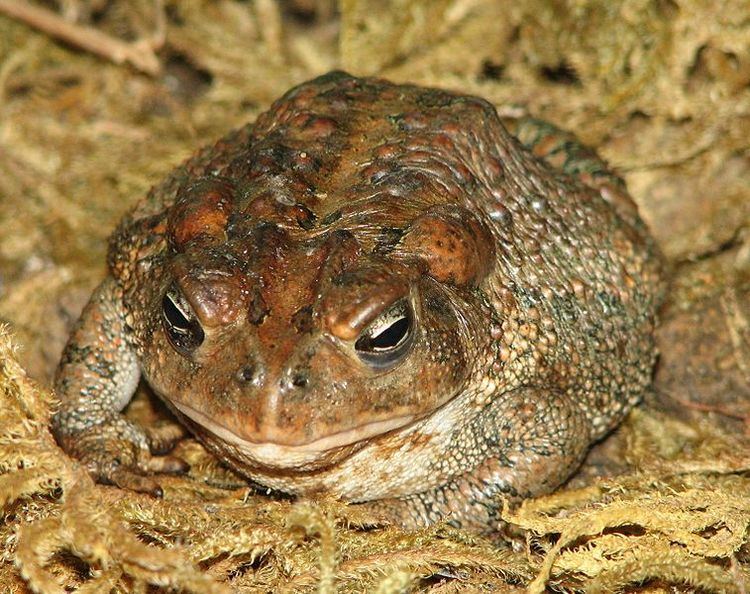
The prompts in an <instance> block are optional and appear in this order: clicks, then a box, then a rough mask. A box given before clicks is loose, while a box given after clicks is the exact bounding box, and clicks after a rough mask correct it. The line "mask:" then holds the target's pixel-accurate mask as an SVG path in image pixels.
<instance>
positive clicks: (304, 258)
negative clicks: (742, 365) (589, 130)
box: [53, 73, 660, 530]
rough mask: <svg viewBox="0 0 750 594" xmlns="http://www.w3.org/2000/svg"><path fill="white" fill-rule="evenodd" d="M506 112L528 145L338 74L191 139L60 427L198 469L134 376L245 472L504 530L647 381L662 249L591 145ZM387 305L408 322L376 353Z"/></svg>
mask: <svg viewBox="0 0 750 594" xmlns="http://www.w3.org/2000/svg"><path fill="white" fill-rule="evenodd" d="M507 123H508V124H510V125H511V126H513V127H514V128H515V129H514V132H515V133H516V134H518V135H519V137H520V138H521V140H522V141H523V142H524V144H525V145H526V146H527V147H528V148H525V147H524V146H522V145H521V144H520V143H519V141H518V140H516V139H515V138H514V137H513V136H511V134H509V132H508V131H507V130H506V128H505V127H504V126H503V125H502V124H501V122H500V120H499V119H498V116H497V114H496V111H495V109H494V108H493V107H492V106H491V105H490V104H489V103H487V102H486V101H484V100H482V99H478V98H476V97H468V96H462V95H456V94H452V93H449V92H445V91H441V90H435V89H426V88H420V87H415V86H406V85H404V86H401V85H394V84H391V83H388V82H385V81H382V80H375V79H359V78H354V77H351V76H349V75H347V74H344V73H331V74H329V75H326V76H323V77H320V78H317V79H315V80H313V81H310V82H308V83H305V84H303V85H301V86H299V87H296V88H294V89H292V90H291V91H289V92H288V93H287V94H286V95H285V96H284V97H282V98H281V99H279V100H278V101H277V102H276V103H275V104H274V105H273V106H272V107H271V109H270V110H269V111H268V112H266V113H264V114H263V115H262V116H260V117H259V118H258V120H257V122H256V123H255V124H253V125H249V126H246V127H245V128H242V129H241V130H238V131H236V132H233V133H231V134H230V135H228V136H227V137H225V138H224V139H222V140H220V141H219V142H218V143H216V144H215V145H214V146H212V147H209V148H205V149H203V150H202V151H200V152H199V153H198V154H197V155H196V156H194V157H193V158H192V159H190V160H189V161H188V162H187V163H185V164H184V165H183V166H181V167H179V168H178V169H176V170H175V171H174V172H173V173H172V174H171V175H170V176H169V177H168V178H167V179H166V180H165V181H164V182H163V183H162V184H161V185H159V186H157V187H156V188H155V189H154V190H152V191H151V193H150V194H149V195H148V197H147V198H146V199H145V200H144V201H142V202H141V203H140V204H139V205H138V206H137V207H136V208H135V210H134V211H133V212H132V213H131V214H130V215H129V216H128V217H127V218H125V220H124V221H123V222H122V223H121V225H120V227H119V229H118V230H117V232H116V233H115V234H114V236H113V238H112V243H111V248H110V258H109V264H110V270H111V274H110V276H109V277H108V278H107V279H106V280H105V281H104V282H103V283H102V285H101V286H100V287H99V289H98V290H97V291H96V293H95V294H94V295H93V297H92V300H91V303H90V304H89V306H88V307H87V309H86V310H85V311H84V313H83V316H82V318H81V321H80V322H79V325H78V327H77V329H76V330H75V332H74V334H73V336H72V337H71V340H70V343H69V345H68V347H67V349H66V351H65V354H64V356H63V360H62V362H61V364H60V368H59V370H58V377H57V384H56V386H57V391H58V394H59V396H60V399H61V400H62V405H61V408H60V411H59V412H58V413H57V414H56V415H55V417H54V421H53V424H54V431H55V434H56V436H57V438H58V440H59V442H60V443H61V444H62V446H63V447H64V448H65V449H66V450H68V451H69V452H71V453H72V454H73V455H75V456H76V457H78V458H80V459H81V460H83V461H84V462H85V463H86V464H87V465H88V467H89V468H90V470H91V472H92V473H93V474H94V475H95V476H96V477H97V478H98V479H99V480H102V481H107V482H114V483H116V484H120V485H123V486H127V487H130V488H135V489H139V490H144V491H152V492H155V491H158V480H157V479H156V478H154V477H153V476H149V473H150V472H152V471H180V470H183V469H184V465H183V464H182V462H181V461H180V460H178V459H176V458H173V457H169V456H165V457H156V456H152V454H154V453H157V452H159V451H161V450H164V449H165V448H166V447H167V446H168V445H169V443H170V442H172V441H173V440H174V439H175V438H176V437H177V436H178V434H179V432H176V433H175V432H173V431H172V432H171V433H170V430H161V431H160V430H153V429H152V430H145V429H143V428H140V427H136V426H134V425H133V424H131V423H129V422H127V421H126V420H125V419H124V418H123V417H122V415H121V414H120V411H121V410H122V408H123V407H124V406H125V405H126V404H127V402H128V400H129V399H130V398H131V396H132V393H133V390H134V388H135V385H136V382H137V379H138V377H139V375H140V374H141V373H142V374H143V376H144V377H145V379H146V380H147V381H148V383H149V384H150V385H151V386H152V388H153V389H154V390H155V392H156V393H157V394H159V395H160V396H161V397H162V398H163V399H164V401H165V402H166V403H167V404H168V405H169V406H170V408H171V409H172V410H173V411H174V412H175V414H176V415H177V417H178V418H179V419H180V420H181V421H183V422H184V424H185V425H186V426H187V427H189V428H190V430H191V431H192V432H193V433H194V434H195V435H196V436H197V437H198V438H199V439H201V440H202V441H203V442H204V443H205V444H206V445H207V446H208V447H209V448H210V449H211V450H212V451H213V452H215V453H216V455H217V456H219V457H220V458H221V459H223V460H225V461H226V462H227V463H228V464H229V465H231V466H232V467H234V468H235V469H237V470H238V471H240V472H241V473H243V474H245V475H246V476H248V477H250V478H251V479H253V480H254V481H257V482H258V483H261V484H263V485H266V486H269V487H272V488H275V489H280V490H282V491H285V492H288V493H293V494H307V493H312V492H318V491H327V492H332V493H334V494H336V495H338V496H340V497H342V498H343V499H345V500H348V501H354V502H369V503H368V504H369V505H372V506H373V507H375V508H377V509H378V510H381V511H382V512H384V513H386V514H388V515H389V516H390V517H392V518H394V520H395V521H396V522H398V523H400V524H402V525H404V526H406V527H416V526H421V525H425V524H429V523H431V522H433V521H436V520H437V519H439V518H442V517H444V516H445V515H446V514H450V521H451V522H453V523H454V524H456V525H462V526H465V527H470V528H474V529H479V530H487V529H492V528H493V527H494V526H495V525H496V524H497V523H498V519H497V516H498V507H499V505H500V502H501V499H502V496H508V497H511V498H519V497H526V496H530V495H533V494H538V493H543V492H545V491H549V490H551V489H553V488H555V487H556V486H557V485H559V484H560V483H561V482H562V481H563V480H565V479H566V478H567V477H568V476H569V475H570V473H571V472H572V471H573V470H574V469H575V468H576V466H577V465H578V464H579V463H580V461H581V458H582V457H583V455H584V454H585V452H586V450H587V448H588V447H589V445H590V444H591V442H592V441H594V440H596V439H598V438H600V437H602V436H603V435H604V434H605V433H606V432H607V431H609V430H610V429H612V428H613V427H614V426H615V425H616V424H617V423H619V422H620V420H621V419H622V417H623V415H624V414H625V413H626V412H627V410H628V409H629V408H630V407H632V406H633V405H634V404H636V403H637V402H638V400H639V398H640V396H641V393H642V392H643V390H644V388H646V387H647V386H648V384H649V381H650V376H651V370H652V365H653V362H654V356H655V355H654V345H653V338H652V330H653V325H654V312H655V308H656V306H657V304H658V299H659V293H660V283H659V276H658V269H659V258H658V255H657V253H656V250H655V248H654V244H653V242H652V241H651V239H650V238H649V236H648V234H647V232H646V229H645V227H644V225H643V223H642V222H641V221H640V219H639V218H638V215H637V212H636V209H635V207H634V205H633V203H632V202H631V201H630V199H629V198H628V196H627V194H626V193H625V190H624V186H623V184H622V182H621V181H620V180H619V179H618V178H617V177H615V176H614V175H612V174H611V173H609V172H608V171H607V170H606V168H605V167H604V165H603V163H602V162H601V161H600V160H598V159H597V158H596V156H595V155H594V154H593V153H591V152H590V151H588V150H587V149H585V148H584V147H582V146H581V145H580V144H578V143H577V142H576V141H575V139H573V138H572V137H570V136H568V135H565V134H563V133H560V132H559V131H557V130H556V129H554V128H552V127H551V126H549V125H547V124H544V123H542V122H538V121H534V120H524V121H520V122H507ZM534 153H535V154H536V156H535V154H534ZM166 293H169V295H171V296H172V297H171V299H172V300H173V301H172V303H175V302H177V303H178V304H179V308H180V312H181V313H182V314H183V317H182V318H181V317H180V313H177V314H175V312H174V306H173V307H172V309H171V310H170V306H169V304H168V303H167V301H168V299H167V298H165V294H166ZM175 295H176V296H177V297H175ZM175 300H176V301H175ZM394 304H401V306H400V307H404V306H405V307H406V309H407V310H408V311H409V312H410V313H409V314H408V315H409V316H411V317H410V318H408V317H407V318H405V319H406V320H407V321H408V320H409V319H410V321H409V324H410V325H407V327H408V328H409V331H408V334H407V338H406V339H405V341H404V342H402V343H401V344H400V346H398V347H394V350H393V351H392V352H391V351H388V352H386V353H385V354H383V353H382V352H378V353H376V357H375V363H373V360H372V359H370V360H369V361H368V360H367V357H366V354H365V355H363V354H362V352H361V349H360V350H359V351H358V350H357V349H358V348H359V346H357V347H355V345H358V344H359V343H357V340H358V338H359V337H360V336H361V335H362V334H363V333H367V332H368V329H370V330H372V328H374V327H377V328H383V327H387V325H388V323H389V322H388V320H391V321H392V320H393V319H395V318H394V316H393V315H392V311H393V309H392V308H393V307H394ZM404 304H405V305H404ZM165 307H166V308H167V310H168V311H166V313H165ZM399 311H404V310H403V309H402V310H399ZM389 312H390V313H389ZM389 315H390V317H388V316H389ZM384 316H385V318H384ZM397 317H398V316H396V318H397ZM402 317H403V316H402ZM383 319H386V321H385V322H383ZM187 322H189V323H187ZM403 323H404V322H403V320H402V326H401V332H402V333H403V331H404V327H403ZM175 324H176V326H177V327H178V328H177V330H175ZM373 332H375V331H373ZM396 334H398V332H396ZM386 351H387V349H386ZM378 363H380V365H378Z"/></svg>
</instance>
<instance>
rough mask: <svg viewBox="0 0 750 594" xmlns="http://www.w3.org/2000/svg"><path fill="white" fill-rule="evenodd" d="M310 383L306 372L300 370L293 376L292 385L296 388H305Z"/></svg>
mask: <svg viewBox="0 0 750 594" xmlns="http://www.w3.org/2000/svg"><path fill="white" fill-rule="evenodd" d="M309 381H310V380H309V378H308V376H307V372H306V371H304V370H298V371H296V372H294V373H293V374H292V385H293V386H294V387H295V388H304V387H305V386H307V384H308V383H309Z"/></svg>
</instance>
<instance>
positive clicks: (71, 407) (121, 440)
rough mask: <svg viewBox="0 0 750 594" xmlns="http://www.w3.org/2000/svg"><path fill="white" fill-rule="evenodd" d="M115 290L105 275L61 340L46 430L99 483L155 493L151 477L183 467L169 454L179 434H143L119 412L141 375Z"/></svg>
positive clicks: (164, 430) (172, 429) (174, 430)
mask: <svg viewBox="0 0 750 594" xmlns="http://www.w3.org/2000/svg"><path fill="white" fill-rule="evenodd" d="M127 332H128V331H127V326H126V323H125V312H124V309H123V306H122V297H121V292H120V290H119V288H118V286H117V284H116V282H115V281H114V279H112V278H111V277H108V278H107V279H105V280H104V281H103V282H102V284H101V285H99V287H98V288H97V289H96V291H94V294H93V295H92V296H91V300H90V301H89V303H88V305H87V306H86V308H85V309H84V310H83V313H82V314H81V318H80V320H79V321H78V323H77V325H76V327H75V329H74V331H73V334H72V335H71V337H70V340H69V341H68V344H67V346H66V347H65V350H64V351H63V356H62V359H61V361H60V365H59V367H58V369H57V374H56V377H55V391H56V393H57V396H58V398H59V399H60V408H59V410H58V411H57V412H56V413H55V415H54V416H53V417H52V430H53V433H54V435H55V438H56V439H57V441H58V443H59V444H60V445H61V446H62V448H63V449H64V450H65V451H66V452H68V453H69V454H71V455H72V456H74V457H75V458H78V459H79V460H81V462H83V463H84V464H85V466H86V467H87V469H88V471H89V472H90V473H91V475H92V476H93V477H94V478H95V479H96V480H97V481H100V482H104V483H111V484H115V485H117V486H120V487H123V488H128V489H132V490H135V491H140V492H145V493H151V494H153V495H157V496H158V495H160V494H161V488H160V486H159V484H158V481H157V480H156V479H155V478H154V477H152V476H149V474H151V473H154V472H168V473H179V472H184V471H186V470H187V468H188V466H187V464H186V463H185V462H184V461H182V460H181V459H179V458H176V457H174V456H159V457H155V456H154V455H153V454H160V453H164V452H166V451H169V450H170V449H171V448H172V446H173V445H174V443H175V442H176V441H177V440H178V439H179V438H180V437H182V436H183V435H184V430H182V429H181V428H179V427H177V426H165V427H161V428H144V427H140V426H138V425H136V424H135V423H133V422H131V421H129V420H127V419H126V418H125V417H124V416H123V415H122V414H121V411H122V409H123V408H125V406H126V405H127V404H128V402H130V399H131V398H132V397H133V393H134V392H135V389H136V387H137V386H138V379H139V377H140V369H139V365H138V359H137V357H136V354H135V351H134V350H133V347H132V344H131V343H130V340H129V339H128V334H127Z"/></svg>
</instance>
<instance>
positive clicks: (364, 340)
mask: <svg viewBox="0 0 750 594" xmlns="http://www.w3.org/2000/svg"><path fill="white" fill-rule="evenodd" d="M413 325H414V315H413V313H412V310H411V307H410V306H409V304H408V303H407V301H406V299H400V300H399V301H397V302H396V303H395V304H394V305H392V306H391V307H390V308H388V309H387V310H385V311H384V312H383V313H381V314H380V315H379V316H378V317H377V318H376V319H375V320H374V321H373V322H372V323H371V324H370V325H369V326H368V327H367V328H365V330H363V331H362V333H361V334H360V335H359V338H357V342H355V343H354V349H355V350H356V351H357V355H358V356H359V358H360V359H362V361H364V362H365V363H367V364H368V365H370V366H372V367H375V368H379V369H382V368H387V367H392V366H393V365H395V364H396V363H398V362H399V361H400V360H401V359H403V357H404V356H405V355H406V353H407V352H408V351H409V347H410V346H411V343H412V338H413V335H414V332H413Z"/></svg>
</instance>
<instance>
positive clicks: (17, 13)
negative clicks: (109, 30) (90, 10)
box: [0, 0, 164, 76]
mask: <svg viewBox="0 0 750 594" xmlns="http://www.w3.org/2000/svg"><path fill="white" fill-rule="evenodd" d="M0 13H4V14H6V15H8V16H9V17H11V18H14V19H16V20H18V21H21V22H23V23H26V24H27V25H29V26H30V27H33V28H35V29H39V30H40V31H43V32H44V33H46V34H47V35H50V36H51V37H55V38H57V39H61V40H63V41H65V42H67V43H70V44H71V45H73V46H75V47H78V48H81V49H83V50H86V51H88V52H91V53H92V54H95V55H97V56H101V57H103V58H106V59H107V60H111V61H112V62H114V63H115V64H122V63H124V62H128V63H130V64H131V65H132V66H133V67H134V68H136V69H138V70H140V71H141V72H144V73H146V74H150V75H152V76H153V75H157V74H159V71H160V70H161V64H160V63H159V59H158V58H157V57H156V54H155V53H154V51H155V50H157V49H159V47H160V46H161V45H162V44H163V43H164V31H163V29H164V18H163V11H162V10H161V2H160V1H159V2H157V17H156V32H155V34H154V35H153V37H152V38H151V39H139V40H137V41H134V42H133V43H127V42H125V41H121V40H119V39H116V38H114V37H111V36H110V35H107V34H106V33H102V32H101V31H100V30H99V29H95V28H94V27H87V26H85V25H78V24H75V23H70V22H68V21H66V20H65V19H64V18H63V17H61V16H60V15H58V14H57V13H55V12H52V11H51V10H47V9H46V8H40V7H38V6H32V5H30V4H27V3H26V2H23V1H21V0H0Z"/></svg>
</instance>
